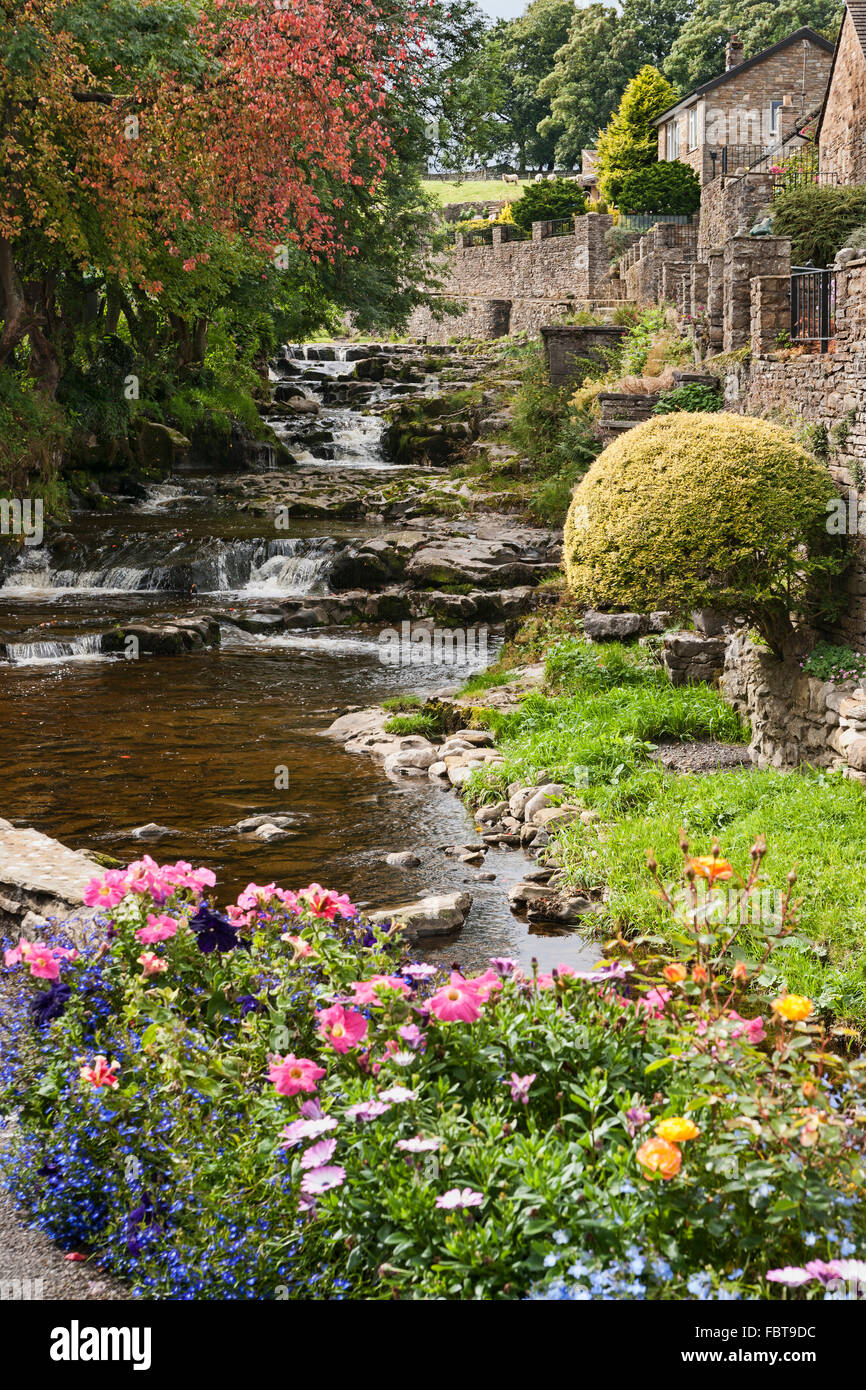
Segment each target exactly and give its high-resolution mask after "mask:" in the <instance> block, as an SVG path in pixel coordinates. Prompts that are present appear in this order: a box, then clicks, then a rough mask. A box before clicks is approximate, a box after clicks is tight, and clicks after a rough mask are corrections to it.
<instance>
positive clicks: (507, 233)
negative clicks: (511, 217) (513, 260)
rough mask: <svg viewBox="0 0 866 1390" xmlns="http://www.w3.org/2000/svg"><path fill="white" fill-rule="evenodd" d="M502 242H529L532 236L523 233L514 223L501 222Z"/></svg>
mask: <svg viewBox="0 0 866 1390" xmlns="http://www.w3.org/2000/svg"><path fill="white" fill-rule="evenodd" d="M499 225H500V226H501V228H502V240H503V241H531V240H532V234H531V233H530V232H525V231H524V230H523V228H522V227H518V226H517V225H516V223H514V222H501V223H500V224H499Z"/></svg>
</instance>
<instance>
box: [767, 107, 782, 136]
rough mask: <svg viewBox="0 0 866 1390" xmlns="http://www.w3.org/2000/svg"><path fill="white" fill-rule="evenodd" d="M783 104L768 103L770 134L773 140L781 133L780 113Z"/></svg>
mask: <svg viewBox="0 0 866 1390" xmlns="http://www.w3.org/2000/svg"><path fill="white" fill-rule="evenodd" d="M784 104H785V103H784V102H782V101H771V102H770V134H771V135H772V136H773V137H774V138H775V137H776V136H779V135H781V133H782V116H781V111H782V107H783V106H784Z"/></svg>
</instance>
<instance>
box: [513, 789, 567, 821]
mask: <svg viewBox="0 0 866 1390" xmlns="http://www.w3.org/2000/svg"><path fill="white" fill-rule="evenodd" d="M566 790H567V788H566V787H564V786H563V785H562V783H561V782H545V783H544V785H543V786H541V787H539V788H538V790H537V791H536V792H535V794H534V795H533V796H530V798H529V799H528V801H527V802H526V804H525V806H524V808H523V819H524V820H525V821H526V823H527V824H528V825H531V824H534V816H535V813H536V811H542V810H544V808H545V807H546V806H552V805H553V804H554V802H555V801H559V800H561V798H562V797H563V796H565V793H566Z"/></svg>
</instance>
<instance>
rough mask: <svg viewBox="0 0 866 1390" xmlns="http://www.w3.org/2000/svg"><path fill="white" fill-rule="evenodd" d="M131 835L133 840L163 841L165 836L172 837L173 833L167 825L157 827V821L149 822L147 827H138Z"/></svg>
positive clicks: (131, 831)
mask: <svg viewBox="0 0 866 1390" xmlns="http://www.w3.org/2000/svg"><path fill="white" fill-rule="evenodd" d="M129 833H130V835H131V836H132V838H133V840H161V839H163V837H164V836H166V835H170V834H171V831H170V830H169V828H168V826H167V825H157V823H156V821H148V823H147V825H137V826H136V827H135V829H134V830H130V832H129Z"/></svg>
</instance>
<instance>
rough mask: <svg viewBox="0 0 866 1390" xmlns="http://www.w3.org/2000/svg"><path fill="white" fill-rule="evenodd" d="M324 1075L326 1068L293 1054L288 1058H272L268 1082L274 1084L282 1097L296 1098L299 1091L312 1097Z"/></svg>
mask: <svg viewBox="0 0 866 1390" xmlns="http://www.w3.org/2000/svg"><path fill="white" fill-rule="evenodd" d="M324 1075H325V1069H324V1067H317V1066H316V1064H315V1062H311V1061H310V1059H309V1058H308V1057H295V1056H293V1055H292V1054H291V1053H290V1054H289V1056H288V1057H283V1058H280V1057H273V1058H271V1062H270V1066H269V1068H268V1080H269V1081H272V1082H273V1083H274V1086H275V1088H276V1091H277V1094H278V1095H281V1096H296V1095H297V1094H298V1092H299V1091H305V1092H306V1093H307V1094H308V1095H311V1094H312V1093H313V1091H315V1090H316V1089H317V1083H318V1081H319V1080H320V1078H321V1077H323V1076H324Z"/></svg>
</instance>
